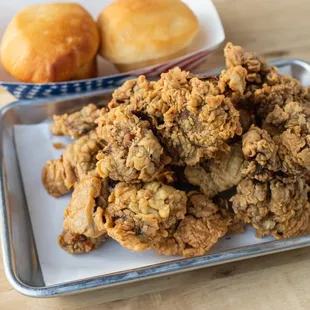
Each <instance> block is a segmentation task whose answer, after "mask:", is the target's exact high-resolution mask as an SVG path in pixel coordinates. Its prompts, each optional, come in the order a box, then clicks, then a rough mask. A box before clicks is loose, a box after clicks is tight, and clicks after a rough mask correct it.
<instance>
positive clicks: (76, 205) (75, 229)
mask: <svg viewBox="0 0 310 310" xmlns="http://www.w3.org/2000/svg"><path fill="white" fill-rule="evenodd" d="M107 188H108V181H107V180H103V179H100V178H98V177H85V178H84V179H82V180H81V181H80V182H78V183H77V184H76V186H75V188H74V191H73V193H72V199H71V201H70V203H69V205H68V207H67V208H66V210H65V213H64V223H63V232H62V234H61V235H60V236H59V237H58V243H59V245H60V246H61V247H62V248H63V249H64V250H66V251H67V252H69V253H71V254H75V253H82V252H89V251H91V250H94V249H96V248H97V247H98V246H100V245H101V243H102V242H103V241H104V240H105V237H106V235H107V232H106V229H105V227H104V220H103V209H104V208H105V207H106V206H107V196H108V189H107Z"/></svg>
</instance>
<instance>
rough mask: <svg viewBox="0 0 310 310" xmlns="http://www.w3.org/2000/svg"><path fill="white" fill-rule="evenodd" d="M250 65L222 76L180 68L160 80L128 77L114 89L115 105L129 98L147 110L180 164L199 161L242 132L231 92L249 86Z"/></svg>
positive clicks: (132, 106) (131, 105)
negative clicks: (205, 76) (204, 76)
mask: <svg viewBox="0 0 310 310" xmlns="http://www.w3.org/2000/svg"><path fill="white" fill-rule="evenodd" d="M245 74H246V71H245V70H244V69H243V68H242V67H236V68H233V69H231V70H228V71H223V73H222V74H221V76H220V77H219V79H205V80H200V79H199V78H198V77H194V76H192V75H191V74H190V73H189V72H185V71H181V70H180V69H179V68H175V69H173V70H170V71H169V72H167V73H163V74H162V75H161V79H160V80H159V81H157V82H147V81H146V79H145V78H144V77H143V76H142V77H139V78H138V79H135V80H131V81H128V82H126V83H125V84H124V85H123V86H122V87H121V88H119V89H118V90H116V91H115V92H114V94H113V100H112V102H111V103H110V108H112V107H115V106H118V105H120V104H125V105H126V106H127V107H128V108H129V109H130V110H131V111H134V112H135V113H136V114H137V115H138V113H142V116H143V117H146V118H147V119H148V120H149V121H150V122H151V123H152V124H153V126H156V135H157V136H158V137H159V138H160V140H161V142H162V143H163V145H164V146H165V148H166V149H167V150H168V151H169V153H170V154H171V157H172V158H173V160H174V162H175V163H177V164H180V165H182V164H184V163H186V164H190V165H193V164H196V163H198V162H199V161H201V160H203V159H207V158H213V157H214V156H215V153H216V152H217V151H218V150H223V151H225V150H228V146H227V144H226V142H225V141H226V140H227V139H229V138H231V137H233V136H234V135H235V134H241V126H240V122H239V113H238V111H236V109H235V108H234V107H233V105H232V103H231V101H230V99H229V98H228V97H226V96H225V94H224V93H225V92H227V91H228V90H229V91H230V92H237V93H239V92H241V93H242V92H243V89H244V87H245V79H244V78H245Z"/></svg>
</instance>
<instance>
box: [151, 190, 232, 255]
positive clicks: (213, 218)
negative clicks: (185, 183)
mask: <svg viewBox="0 0 310 310" xmlns="http://www.w3.org/2000/svg"><path fill="white" fill-rule="evenodd" d="M218 211H219V210H218V207H217V206H216V205H215V204H214V203H213V202H212V201H211V200H209V199H208V197H206V196H205V195H203V194H200V193H191V194H189V199H188V203H187V214H186V216H185V218H184V219H182V220H181V221H179V222H178V223H177V224H175V225H173V226H172V227H171V229H170V231H169V234H168V236H162V237H161V238H160V239H158V240H156V241H155V242H153V244H152V248H153V249H154V250H155V251H156V252H157V253H159V254H165V255H182V256H184V257H192V256H200V255H204V254H205V253H207V252H208V251H209V250H210V248H211V247H212V246H213V245H214V244H215V243H216V242H217V241H218V239H219V238H221V237H222V236H223V235H224V234H225V233H226V232H227V226H228V224H227V221H226V220H225V219H224V218H223V217H222V216H221V214H220V213H219V212H218Z"/></svg>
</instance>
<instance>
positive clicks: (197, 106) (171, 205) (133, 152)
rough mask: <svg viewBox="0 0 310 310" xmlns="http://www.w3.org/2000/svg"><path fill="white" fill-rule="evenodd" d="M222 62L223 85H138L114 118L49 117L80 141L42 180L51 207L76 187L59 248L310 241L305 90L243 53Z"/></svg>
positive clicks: (173, 78) (121, 94) (121, 100)
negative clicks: (249, 235)
mask: <svg viewBox="0 0 310 310" xmlns="http://www.w3.org/2000/svg"><path fill="white" fill-rule="evenodd" d="M224 54H225V58H226V64H227V70H223V71H222V72H221V74H219V75H206V76H201V77H197V76H195V75H193V74H191V73H189V72H185V71H181V70H180V69H179V68H174V69H172V70H170V71H168V72H167V73H163V74H162V75H161V78H160V79H159V80H158V81H148V80H147V79H146V78H145V77H144V76H140V77H138V78H135V79H132V80H129V81H127V82H125V83H124V84H123V85H122V86H121V87H119V88H118V89H116V90H115V91H114V93H113V95H112V100H111V102H110V103H109V104H108V107H107V108H102V109H99V108H97V107H96V106H95V105H93V104H90V105H88V106H86V107H84V108H83V109H82V110H81V111H79V112H75V113H73V114H70V115H68V114H65V115H62V116H55V117H54V123H53V124H52V127H51V129H52V132H53V133H54V134H55V135H69V136H71V137H74V138H79V139H78V140H76V141H75V142H73V143H72V144H71V145H70V146H68V147H67V149H66V150H65V152H64V154H63V156H62V157H61V158H60V159H57V160H53V161H49V162H47V164H46V165H45V167H44V169H43V174H42V179H43V184H44V186H45V188H46V189H47V191H48V192H49V193H50V194H51V195H53V196H55V197H58V196H60V195H63V194H65V193H67V192H69V191H70V190H71V189H74V191H73V195H72V200H71V202H70V204H69V205H68V207H67V209H66V212H65V219H64V230H63V233H62V235H60V236H59V244H60V245H61V247H62V248H64V249H65V250H67V251H68V252H70V253H80V252H87V251H90V250H92V249H95V248H97V247H98V246H100V244H101V243H102V242H103V241H104V239H105V238H106V236H107V235H109V236H110V237H112V238H113V239H115V240H116V241H117V242H119V243H120V244H121V245H122V246H123V247H125V248H127V249H130V250H133V251H144V250H147V249H153V250H155V252H157V253H160V254H165V255H182V256H184V257H191V256H199V255H204V254H205V253H207V252H208V251H209V249H210V248H211V247H212V246H213V245H214V244H215V243H216V242H218V240H219V239H220V238H221V237H222V236H223V235H225V234H226V232H243V227H244V224H245V223H247V224H250V225H252V226H253V227H254V228H255V229H256V231H257V236H258V237H263V236H265V235H272V236H274V237H275V238H278V239H282V238H289V237H293V236H298V235H301V234H306V233H310V202H309V198H308V197H310V190H309V189H310V181H309V180H310V177H309V176H310V125H309V124H310V92H309V88H306V87H303V86H302V85H301V83H300V82H299V81H297V80H295V79H294V78H292V77H289V76H285V75H281V74H279V73H278V71H277V69H276V68H275V67H272V66H269V65H268V64H267V62H266V61H265V60H264V59H263V58H262V57H260V56H259V55H257V54H256V53H248V52H245V51H244V49H243V48H242V47H240V46H234V45H232V44H231V43H228V44H227V45H226V47H225V50H224ZM241 134H243V136H242V138H241V137H239V136H241ZM112 183H113V184H112Z"/></svg>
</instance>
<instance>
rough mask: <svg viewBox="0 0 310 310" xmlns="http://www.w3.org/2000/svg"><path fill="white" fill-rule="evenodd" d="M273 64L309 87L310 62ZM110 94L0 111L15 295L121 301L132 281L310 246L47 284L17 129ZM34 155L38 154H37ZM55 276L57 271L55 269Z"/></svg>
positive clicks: (6, 245)
mask: <svg viewBox="0 0 310 310" xmlns="http://www.w3.org/2000/svg"><path fill="white" fill-rule="evenodd" d="M273 64H275V65H277V66H278V67H279V68H280V72H282V73H287V74H291V75H292V76H293V77H295V78H298V79H299V80H300V81H301V82H302V83H303V84H304V85H310V65H309V64H308V63H306V62H304V61H301V60H297V59H285V60H280V61H274V62H273ZM208 73H209V72H208ZM214 73H215V72H214ZM201 74H206V72H202V73H201ZM110 95H111V94H110V93H109V92H107V91H99V92H98V91H97V92H88V93H86V94H84V95H83V96H81V95H74V96H66V97H62V98H57V99H56V100H54V101H53V100H51V99H44V100H42V99H36V100H25V101H17V102H14V103H12V104H10V105H9V106H7V107H5V108H3V109H2V110H0V159H1V163H2V166H1V168H0V227H1V231H0V236H1V239H2V253H3V262H4V269H5V273H6V275H7V278H8V280H9V282H10V283H11V285H12V286H13V287H14V288H15V289H16V290H17V291H19V292H20V293H22V294H25V295H28V296H32V297H51V296H59V295H64V294H73V293H78V292H82V291H87V290H93V289H99V288H102V289H104V288H108V287H112V286H118V287H119V288H120V289H119V292H120V293H119V298H121V297H122V289H121V288H124V287H125V286H126V285H127V284H128V283H131V282H137V283H136V285H137V286H139V285H144V284H143V280H146V279H151V278H154V277H160V276H167V275H169V274H173V273H180V272H185V271H189V270H193V269H198V268H204V267H209V266H212V265H218V264H224V263H227V262H232V261H237V260H242V259H248V258H252V257H256V256H262V255H267V254H271V253H276V252H281V251H288V250H292V249H297V248H301V247H305V246H309V245H310V235H304V236H300V237H296V238H292V239H287V240H273V239H272V238H271V239H270V238H267V239H265V240H266V242H265V241H264V242H263V243H260V244H253V245H249V246H243V247H236V248H233V249H229V250H220V251H218V252H211V253H210V254H207V255H204V256H201V257H195V258H187V259H183V258H177V259H174V260H172V261H166V262H163V263H159V264H152V265H149V266H146V267H143V268H135V269H129V270H128V269H127V270H122V271H119V272H114V273H110V274H105V275H98V276H95V277H91V278H83V279H78V280H75V281H71V282H64V283H58V284H56V285H46V283H45V281H44V277H43V274H42V269H41V267H40V261H39V259H38V255H37V250H36V244H35V240H34V236H33V231H32V225H31V219H30V215H29V210H28V206H27V201H26V199H25V194H24V188H23V183H22V181H21V180H22V177H21V173H20V169H19V163H18V159H17V154H16V146H15V140H14V130H13V129H14V126H15V125H21V124H38V123H41V122H43V121H44V120H46V119H48V118H50V117H51V116H52V115H53V114H55V113H56V114H61V113H65V112H71V111H74V110H77V109H79V108H81V107H82V106H83V105H85V104H87V103H89V102H94V103H99V102H100V103H101V104H102V103H105V102H108V100H109V98H110ZM33 151H34V152H36V151H37V150H33ZM34 194H35V193H34ZM55 242H56V241H55ZM154 255H156V254H154ZM55 272H59V271H58V270H57V268H56V269H55ZM102 294H105V290H102ZM115 298H117V296H116V297H115Z"/></svg>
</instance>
